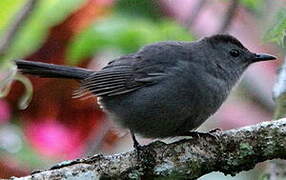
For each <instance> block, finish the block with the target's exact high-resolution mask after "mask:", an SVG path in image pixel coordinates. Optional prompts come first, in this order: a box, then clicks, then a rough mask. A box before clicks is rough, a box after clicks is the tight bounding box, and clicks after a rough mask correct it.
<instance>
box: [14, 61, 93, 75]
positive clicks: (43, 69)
mask: <svg viewBox="0 0 286 180" xmlns="http://www.w3.org/2000/svg"><path fill="white" fill-rule="evenodd" d="M15 63H16V65H17V67H18V70H19V71H20V72H22V73H25V74H32V75H36V76H40V77H50V78H67V79H78V80H82V79H85V78H87V77H88V76H89V75H90V74H92V73H93V71H91V70H87V69H83V68H78V67H70V66H62V65H55V64H48V63H42V62H32V61H26V60H15Z"/></svg>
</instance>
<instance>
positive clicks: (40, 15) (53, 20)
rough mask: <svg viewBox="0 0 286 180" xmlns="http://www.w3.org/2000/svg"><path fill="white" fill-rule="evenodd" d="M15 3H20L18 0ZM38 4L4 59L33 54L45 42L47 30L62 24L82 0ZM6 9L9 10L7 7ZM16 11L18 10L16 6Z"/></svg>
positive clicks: (61, 0) (57, 0) (59, 0)
mask: <svg viewBox="0 0 286 180" xmlns="http://www.w3.org/2000/svg"><path fill="white" fill-rule="evenodd" d="M1 1H2V0H1ZM6 1H8V0H6ZM17 1H18V2H19V3H20V2H21V3H22V1H20V0H17ZM38 2H39V3H38V4H37V6H36V8H35V9H34V11H33V12H32V14H31V17H30V18H29V19H28V20H27V22H25V25H24V26H23V27H21V29H20V31H19V33H17V34H16V36H15V40H14V41H13V43H12V47H11V48H10V49H9V50H8V52H7V54H6V57H5V59H15V58H19V57H23V56H27V55H29V54H31V53H32V52H34V51H35V50H36V49H37V48H39V47H40V45H41V44H42V43H43V42H44V41H45V38H46V36H47V34H48V31H49V29H50V28H51V27H52V26H55V25H56V24H58V23H60V22H62V21H63V20H64V19H65V18H66V17H67V16H68V15H69V14H70V13H72V12H73V11H74V10H75V9H77V8H78V7H80V5H81V3H83V2H84V0H44V1H38ZM21 5H23V3H22V4H21ZM14 6H16V5H14ZM1 8H2V7H1ZM6 8H8V9H9V7H8V6H7V7H6ZM4 9H5V8H4ZM14 9H16V8H14ZM17 10H19V7H18V6H17ZM11 11H12V10H11ZM14 12H15V11H14Z"/></svg>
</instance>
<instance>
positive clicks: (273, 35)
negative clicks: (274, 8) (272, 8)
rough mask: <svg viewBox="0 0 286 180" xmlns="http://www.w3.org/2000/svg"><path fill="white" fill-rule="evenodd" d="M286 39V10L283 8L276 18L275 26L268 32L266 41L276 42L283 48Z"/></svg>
mask: <svg viewBox="0 0 286 180" xmlns="http://www.w3.org/2000/svg"><path fill="white" fill-rule="evenodd" d="M285 37H286V9H285V8H281V9H280V10H279V11H278V13H277V15H276V18H275V21H274V24H273V25H272V26H271V27H270V28H269V30H268V31H267V32H266V35H265V37H264V39H265V40H266V41H272V42H276V43H277V44H279V45H281V46H282V47H284V46H285Z"/></svg>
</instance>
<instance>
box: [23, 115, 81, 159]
mask: <svg viewBox="0 0 286 180" xmlns="http://www.w3.org/2000/svg"><path fill="white" fill-rule="evenodd" d="M26 136H27V139H28V141H29V142H30V143H31V144H32V145H33V146H34V147H35V148H36V149H37V150H38V151H39V152H40V153H42V154H44V155H47V156H54V157H59V156H60V158H63V159H66V158H75V157H79V155H80V154H82V152H83V149H84V147H83V145H82V143H81V141H80V138H79V135H78V133H77V131H76V130H73V129H71V128H68V127H65V126H64V125H63V124H61V123H60V122H59V121H57V120H56V119H52V118H43V119H39V120H38V122H37V123H35V122H31V123H29V124H28V125H27V126H26Z"/></svg>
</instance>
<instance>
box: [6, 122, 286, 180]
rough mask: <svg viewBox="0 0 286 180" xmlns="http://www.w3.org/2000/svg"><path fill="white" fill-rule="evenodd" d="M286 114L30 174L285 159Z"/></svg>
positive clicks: (229, 167) (153, 170) (103, 173)
mask: <svg viewBox="0 0 286 180" xmlns="http://www.w3.org/2000/svg"><path fill="white" fill-rule="evenodd" d="M285 138H286V119H281V120H277V121H270V122H263V123H260V124H257V125H252V126H248V127H243V128H240V129H232V130H228V131H223V132H221V131H218V132H214V133H212V134H206V135H203V136H202V135H201V136H195V137H192V138H189V139H183V140H180V141H177V142H174V143H171V144H165V143H163V142H160V141H156V142H153V143H151V144H149V145H146V146H143V147H142V148H141V150H140V151H135V150H133V151H129V152H125V153H121V154H115V155H111V156H103V155H94V156H91V157H88V158H85V159H77V160H72V161H66V162H63V163H60V164H58V165H56V166H54V167H52V168H51V169H49V170H45V171H41V172H36V173H33V174H32V175H30V176H27V177H22V178H11V179H17V180H30V179H33V180H35V179H40V180H42V179H45V180H46V179H73V178H78V179H102V178H104V179H105V178H107V179H133V178H134V179H138V178H154V177H165V178H171V179H186V178H188V179H196V178H198V177H200V176H202V175H205V174H208V173H210V172H214V171H220V172H223V173H224V174H230V175H235V174H237V173H238V172H241V171H246V170H250V169H252V168H254V166H255V165H256V164H257V163H259V162H263V161H266V160H270V159H276V158H280V159H286V150H285V147H286V141H285Z"/></svg>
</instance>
